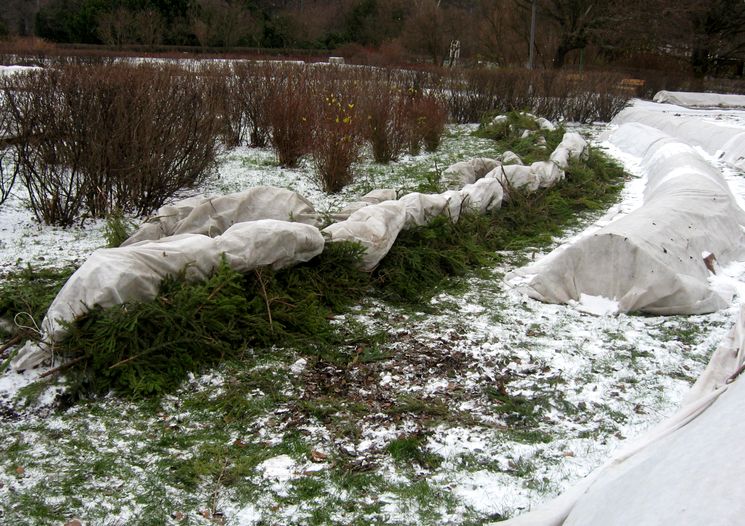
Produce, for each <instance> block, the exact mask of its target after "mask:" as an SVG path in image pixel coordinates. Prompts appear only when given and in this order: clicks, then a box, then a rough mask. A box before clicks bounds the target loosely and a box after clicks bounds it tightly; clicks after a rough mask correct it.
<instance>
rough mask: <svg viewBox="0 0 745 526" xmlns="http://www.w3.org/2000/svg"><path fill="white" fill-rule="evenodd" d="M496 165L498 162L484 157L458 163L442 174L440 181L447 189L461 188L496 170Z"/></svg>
mask: <svg viewBox="0 0 745 526" xmlns="http://www.w3.org/2000/svg"><path fill="white" fill-rule="evenodd" d="M498 164H499V162H498V161H495V160H494V159H488V158H486V157H477V158H474V159H469V160H468V161H460V162H457V163H455V164H453V165H451V166H449V167H448V168H447V169H446V170H445V171H444V172H443V173H442V179H443V181H444V182H445V184H446V185H447V186H448V187H455V188H461V187H462V186H463V185H466V184H473V183H475V182H476V181H477V180H479V179H481V178H482V177H484V176H485V175H486V174H487V173H489V172H490V171H492V170H493V169H494V168H496V167H497V165H498Z"/></svg>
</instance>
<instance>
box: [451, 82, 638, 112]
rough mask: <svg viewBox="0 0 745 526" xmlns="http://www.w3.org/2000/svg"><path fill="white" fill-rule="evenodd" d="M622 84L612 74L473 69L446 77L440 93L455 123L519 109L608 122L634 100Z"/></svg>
mask: <svg viewBox="0 0 745 526" xmlns="http://www.w3.org/2000/svg"><path fill="white" fill-rule="evenodd" d="M620 81H621V76H619V75H617V74H608V73H584V74H571V73H564V72H557V71H554V70H539V71H528V70H524V69H474V70H467V71H465V72H462V73H461V72H453V73H450V74H447V76H445V77H443V81H442V83H441V85H440V89H441V91H442V92H443V94H444V95H445V96H446V97H447V102H448V107H449V110H450V115H451V118H452V119H453V120H455V121H457V122H477V121H479V120H480V119H481V117H482V116H483V115H484V114H486V113H488V112H491V113H493V112H499V113H506V112H509V111H518V110H527V111H530V112H533V113H535V114H538V115H541V116H544V117H547V118H549V119H567V120H572V121H578V122H590V121H595V120H601V121H603V120H604V121H607V120H610V119H611V118H612V117H613V115H614V114H615V113H616V112H617V111H618V110H620V109H621V108H622V107H623V105H624V104H625V103H626V101H627V100H628V99H629V98H630V96H631V95H630V94H628V93H626V92H625V91H624V90H623V89H622V88H621V86H620Z"/></svg>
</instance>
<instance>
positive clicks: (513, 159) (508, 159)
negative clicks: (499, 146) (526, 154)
mask: <svg viewBox="0 0 745 526" xmlns="http://www.w3.org/2000/svg"><path fill="white" fill-rule="evenodd" d="M499 159H500V160H501V161H502V164H520V165H522V164H524V163H523V160H522V159H521V158H520V156H519V155H517V154H516V153H515V152H511V151H510V150H507V151H506V152H504V153H503V154H502V155H500V156H499Z"/></svg>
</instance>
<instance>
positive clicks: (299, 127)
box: [267, 67, 314, 167]
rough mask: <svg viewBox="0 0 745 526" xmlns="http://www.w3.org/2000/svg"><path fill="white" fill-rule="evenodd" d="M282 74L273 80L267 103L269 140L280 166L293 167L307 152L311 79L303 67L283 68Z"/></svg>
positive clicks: (311, 110)
mask: <svg viewBox="0 0 745 526" xmlns="http://www.w3.org/2000/svg"><path fill="white" fill-rule="evenodd" d="M277 73H280V72H279V71H278V72H277ZM281 73H282V76H281V77H280V76H277V77H275V78H274V82H273V83H272V93H271V97H270V98H269V101H268V104H267V107H268V110H269V116H268V122H269V125H270V127H271V137H270V140H271V144H272V148H274V151H275V153H276V154H277V158H278V159H279V163H280V164H281V165H282V166H288V167H293V166H297V164H298V161H299V160H300V158H301V157H302V156H303V155H305V154H307V153H308V152H309V151H310V142H311V140H312V136H311V131H312V129H313V122H312V120H313V114H314V108H313V107H312V104H313V96H312V87H311V78H310V76H309V74H308V72H307V71H305V69H304V68H303V67H292V68H290V67H285V68H283V70H282V71H281Z"/></svg>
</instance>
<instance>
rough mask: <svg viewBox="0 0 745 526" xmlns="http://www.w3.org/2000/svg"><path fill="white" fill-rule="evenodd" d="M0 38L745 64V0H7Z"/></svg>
mask: <svg viewBox="0 0 745 526" xmlns="http://www.w3.org/2000/svg"><path fill="white" fill-rule="evenodd" d="M2 3H3V4H4V7H3V8H2V9H0V38H5V39H8V38H10V39H12V38H14V37H33V36H35V37H40V38H42V39H44V41H45V42H49V43H54V44H55V45H61V46H63V47H64V46H70V45H75V46H77V47H86V46H87V47H93V48H96V47H104V48H106V49H109V50H110V49H112V48H113V49H120V50H128V51H144V50H149V51H158V52H168V51H178V52H182V51H192V52H211V53H214V52H226V51H231V52H252V53H264V54H271V53H278V52H281V53H283V54H290V55H294V56H301V57H314V56H317V57H321V56H324V55H326V56H328V55H330V54H334V55H341V56H343V57H345V58H346V59H347V61H349V62H353V63H361V64H371V65H379V66H393V65H407V64H434V65H438V66H441V65H448V64H449V61H448V58H449V50H450V47H451V45H452V43H453V42H454V41H458V43H459V44H460V63H461V64H474V65H475V64H481V65H485V64H486V65H494V66H500V67H505V66H524V65H526V64H527V62H528V56H529V42H530V26H531V15H532V10H533V6H534V4H535V10H536V14H537V17H536V18H537V23H536V32H535V34H536V37H535V42H536V44H535V66H536V67H539V68H574V69H578V70H582V69H584V68H602V69H608V68H613V69H619V70H626V71H628V72H630V73H633V71H635V70H663V71H669V72H676V73H681V74H690V75H693V76H695V77H704V76H719V77H735V78H741V77H742V76H743V64H745V2H743V1H742V0H714V1H708V2H700V1H698V0H677V1H672V0H644V1H641V0H629V1H624V2H618V1H612V0H597V1H590V0H536V1H535V2H534V1H533V0H4V1H3V2H2Z"/></svg>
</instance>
